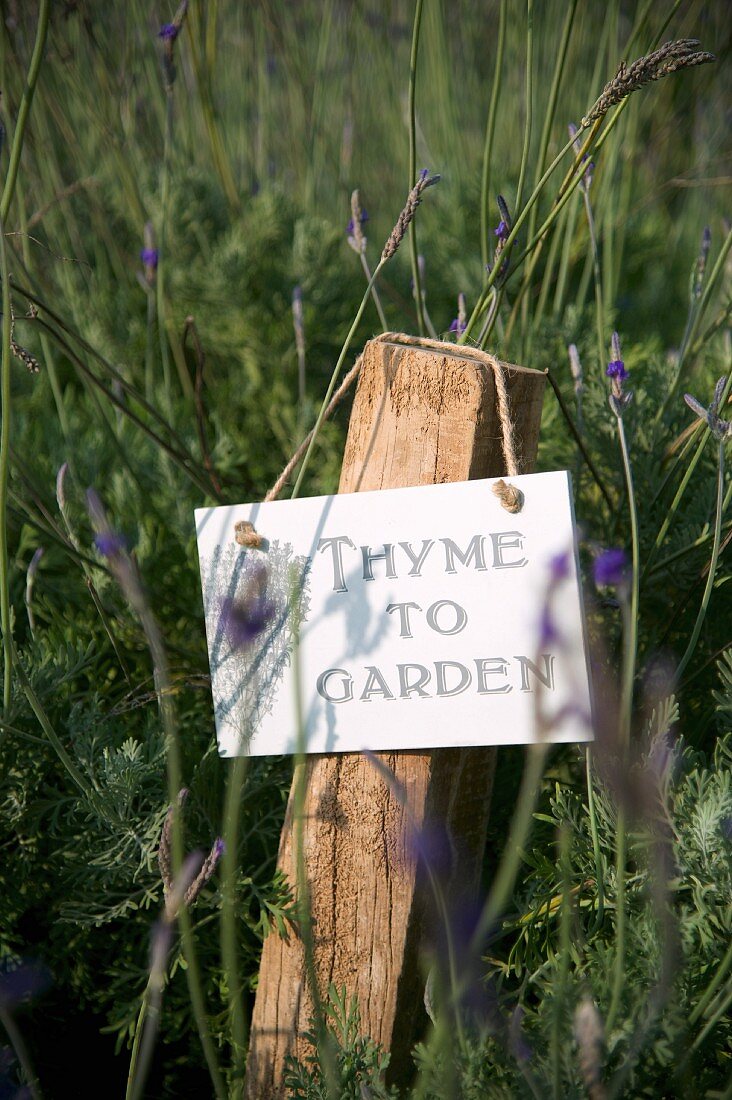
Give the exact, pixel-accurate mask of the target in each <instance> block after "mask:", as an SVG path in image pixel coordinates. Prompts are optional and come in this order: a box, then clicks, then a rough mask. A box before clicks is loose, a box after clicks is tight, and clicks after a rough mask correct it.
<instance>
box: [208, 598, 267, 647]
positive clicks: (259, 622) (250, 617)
mask: <svg viewBox="0 0 732 1100" xmlns="http://www.w3.org/2000/svg"><path fill="white" fill-rule="evenodd" d="M275 610H276V608H275V605H274V604H273V602H272V601H271V600H268V599H267V596H266V594H265V593H264V592H258V593H257V594H256V595H253V596H250V597H248V598H244V599H243V600H241V599H240V600H236V599H232V598H231V597H228V598H227V599H225V600H224V601H223V603H222V605H221V622H222V624H223V628H224V631H225V633H226V635H227V637H228V639H229V642H230V644H231V646H232V648H233V649H242V648H244V647H245V646H248V645H250V644H251V643H252V642H253V641H255V639H256V638H257V637H258V636H259V635H260V634H261V633H262V631H263V630H264V629H265V627H266V626H267V624H268V623H269V622H270V621H271V620H272V618H273V617H274V614H275Z"/></svg>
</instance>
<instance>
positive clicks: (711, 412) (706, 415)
mask: <svg viewBox="0 0 732 1100" xmlns="http://www.w3.org/2000/svg"><path fill="white" fill-rule="evenodd" d="M726 383H727V379H726V378H725V377H722V378H720V379H719V381H718V382H717V385H716V386H715V387H714V397H713V399H712V403H711V405H709V407H708V408H704V406H703V405H702V404H701V403H700V402H699V401H697V399H696V398H695V397H692V395H691V394H690V393H685V394H684V401H685V402H686V404H687V405H688V406H689V408H690V409H691V410H692V411H693V412H695V413H696V415H697V416H698V417H699V418H700V419H701V420H703V421H704V422H705V423H706V425H707V427H708V428H709V430H710V431H711V433H712V435H714V436H715V437H716V438H717V439H718V440H719V441H720V442H723V441H724V440H727V439H732V421H729V420H722V418H721V417H720V415H719V409H720V406H721V404H722V395H723V394H724V388H725V385H726Z"/></svg>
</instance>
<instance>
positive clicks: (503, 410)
mask: <svg viewBox="0 0 732 1100" xmlns="http://www.w3.org/2000/svg"><path fill="white" fill-rule="evenodd" d="M375 339H376V340H379V341H381V342H383V343H396V344H400V345H402V346H414V347H421V348H429V349H432V350H435V351H446V352H450V353H451V354H453V355H454V354H455V353H456V351H458V349H459V348H460V345H458V344H453V343H444V342H443V341H441V340H426V339H422V338H421V337H418V336H405V335H404V333H401V332H384V333H382V334H381V335H380V336H377V337H375ZM465 350H466V351H469V352H470V354H471V356H472V357H473V358H477V359H479V361H480V362H482V363H485V364H486V366H489V367H490V368H491V369H492V371H493V380H494V383H495V387H496V397H497V399H498V402H497V403H498V419H499V421H500V424H501V442H502V444H503V457H504V458H505V460H506V472H507V474H508V476H509V477H516V476H517V475H518V473H519V464H518V457H517V454H516V443H515V434H514V425H513V419H512V417H511V407H510V404H509V400H508V388H507V386H506V370H505V368H504V366H503V365H502V364H501V363H500V362H499V361H498V359H496V358H495V356H493V355H491V354H490V353H489V352H487V351H479V350H478V349H476V348H466V349H465ZM362 363H363V352H361V354H360V355H359V356H358V358H357V359H356V362H355V363H354V364H353V366H352V367H351V369H350V370H349V372H348V374H347V375H346V377H345V378H344V379H343V381H342V382H341V384H340V386H339V387H338V389H337V390H336V391H335V393H334V394H333V396H332V398H331V399H330V403H329V404H328V407H327V408H326V410H325V413H324V415H323V420H328V419H329V417H331V416H332V415H333V412H334V411H335V409H336V408H337V407H338V405H340V403H341V401H342V400H343V398H344V397H345V396H346V394H347V393H348V391H349V389H350V388H351V386H352V385H353V383H354V382H355V380H356V378H357V377H358V375H359V372H360V370H361V364H362ZM314 434H315V429H314V428H313V429H312V431H310V432H308V434H307V435H306V437H305V439H303V441H302V443H301V444H300V446H299V447H298V448H297V450H296V451H295V453H294V454H293V455H292V457H291V458H290V460H289V461H288V463H287V465H286V466H285V468H284V470H283V471H282V473H281V474H280V476H279V477H278V478H277V480H276V481H275V483H274V485H273V486H272V488H271V489H270V490H269V492H268V493H267V494H266V496H265V498H264V502H263V503H264V504H268V503H269V502H270V501H272V500H276V499H277V497H278V496H279V495H280V493H281V492H282V489H283V488H284V486H285V485H286V483H287V481H288V479H289V477H290V475H291V474H292V471H293V470H294V469H295V467H296V466H297V465H298V463H299V462H300V460H301V459H302V457H303V455H304V454H305V452H306V451H307V449H308V447H309V446H310V442H311V440H312V438H313V435H314ZM492 489H493V492H494V493H495V495H496V496H497V497H498V499H499V500H500V502H501V505H502V506H503V507H504V508H505V509H506V511H507V512H513V513H515V512H520V511H521V508H522V507H523V503H524V495H523V493H522V492H521V490H520V489H517V488H516V486H515V485H510V484H509V483H508V482H506V481H504V480H503V478H501V479H500V480H499V481H497V482H496V483H495V484H494V485H493V486H492ZM234 532H235V538H236V541H237V542H238V544H239V545H240V546H244V547H246V548H247V549H248V550H258V549H259V548H260V546H261V545H262V536H261V535H260V534H259V533H258V532H257V530H256V529H255V527H254V525H253V524H252V523H249V521H248V520H239V522H238V523H236V524H235V526H234Z"/></svg>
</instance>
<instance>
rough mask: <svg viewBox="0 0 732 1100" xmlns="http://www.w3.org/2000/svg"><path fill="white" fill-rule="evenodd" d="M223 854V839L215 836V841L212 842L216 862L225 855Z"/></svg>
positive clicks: (224, 846) (224, 848) (224, 847)
mask: <svg viewBox="0 0 732 1100" xmlns="http://www.w3.org/2000/svg"><path fill="white" fill-rule="evenodd" d="M225 852H226V842H225V840H224V838H223V837H221V836H217V837H216V840H215V841H214V855H215V857H216V859H217V860H219V859H221V857H222V856H223V855H224V854H225Z"/></svg>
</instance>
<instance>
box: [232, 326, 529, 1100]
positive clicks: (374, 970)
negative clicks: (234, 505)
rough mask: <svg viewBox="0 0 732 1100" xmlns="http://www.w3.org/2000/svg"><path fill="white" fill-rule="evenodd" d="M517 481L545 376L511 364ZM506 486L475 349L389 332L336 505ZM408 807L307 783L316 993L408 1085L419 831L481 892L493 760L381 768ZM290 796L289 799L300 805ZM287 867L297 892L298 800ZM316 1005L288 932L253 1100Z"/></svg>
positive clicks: (258, 1044)
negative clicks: (454, 485)
mask: <svg viewBox="0 0 732 1100" xmlns="http://www.w3.org/2000/svg"><path fill="white" fill-rule="evenodd" d="M501 366H502V367H503V368H504V370H505V372H506V381H507V389H508V395H509V401H510V406H511V415H512V420H513V423H514V429H515V438H516V444H517V447H518V449H519V457H520V462H521V470H522V472H529V471H530V470H531V469H532V468H533V464H534V460H535V457H536V450H537V444H538V437H539V423H540V419H541V403H542V394H543V389H544V382H545V376H544V374H543V373H541V372H539V371H533V370H528V369H526V368H524V367H515V366H511V365H508V364H501ZM504 473H505V462H504V458H503V451H502V433H501V426H500V422H499V417H498V411H497V403H496V391H495V384H494V374H493V366H492V361H491V359H490V357H489V356H486V355H484V354H483V353H481V352H479V351H475V350H473V349H471V348H463V347H459V346H456V345H455V344H443V343H439V342H437V341H430V340H424V341H420V342H419V344H418V345H415V344H414V342H413V341H411V340H410V341H409V342H407V340H406V338H404V339H403V341H402V340H400V338H399V336H395V335H393V334H389V335H388V336H385V337H380V338H378V339H376V340H372V341H370V342H369V344H367V346H366V348H365V351H364V356H363V365H362V368H361V374H360V379H359V384H358V390H357V392H356V397H355V400H354V405H353V411H352V413H351V420H350V426H349V431H348V439H347V442H346V449H345V455H344V459H343V469H342V472H341V479H340V486H339V492H341V493H353V492H360V491H365V490H369V489H389V488H396V487H399V486H410V485H429V484H434V483H441V482H447V481H465V480H468V479H470V478H481V477H492V476H499V475H501V474H504ZM379 759H380V760H381V761H382V763H383V765H385V767H387V768H388V769H389V770H390V771H392V772H393V774H394V777H395V779H396V782H397V784H400V785H401V787H402V788H403V790H404V791H405V792H406V804H405V803H404V800H400V799H399V798H398V797H397V796H396V794H395V791H394V789H393V788H392V787H390V786H389V784H387V783H386V782H385V780H384V778H383V776H382V774H380V772H379V771H378V770H377V768H376V767H375V766H374V764H373V763H372V762H370V761H369V760H368V759H366V758H365V757H364V756H362V755H360V754H356V753H344V754H332V755H324V756H313V757H310V758H308V761H307V763H306V764H305V765H303V766H304V767H305V768H306V770H307V793H306V798H305V808H304V823H303V846H304V854H305V863H306V868H307V878H308V883H309V893H310V904H311V914H312V936H313V947H314V962H315V970H316V973H317V977H318V982H319V987H320V994H321V996H327V990H328V986H329V984H330V983H331V982H333V983H335V985H336V986H337V987H341V986H345V988H346V991H347V994H348V997H349V998H350V997H351V996H352V995H354V994H355V995H356V997H357V1000H358V1005H359V1010H360V1016H361V1033H362V1034H364V1035H369V1036H371V1038H372V1039H374V1040H376V1041H377V1042H379V1043H380V1044H381V1045H382V1046H383V1047H384V1048H385V1049H386V1050H390V1051H391V1058H392V1067H391V1071H390V1072H391V1073H392V1074H393V1076H394V1078H395V1079H397V1080H398V1079H399V1078H400V1076H402V1075H403V1074H404V1073H405V1072H408V1071H409V1067H410V1065H411V1049H412V1046H413V1044H414V1043H415V1042H416V1041H417V1040H418V1039H419V1037H420V1032H421V1031H423V1029H424V1025H425V1023H426V1016H425V1010H424V1003H423V998H424V974H423V973H422V970H421V966H420V950H421V947H422V946H423V940H424V936H425V932H426V928H427V925H428V924H429V902H428V900H427V898H426V893H425V891H424V890H423V889H422V886H421V881H420V877H419V876H418V874H417V859H416V857H415V853H414V851H413V850H412V846H411V845H410V844H409V842H408V839H407V838H408V836H409V835H410V832H411V833H413V831H414V828H415V827H417V828H420V827H421V826H422V825H423V824H424V823H425V822H427V821H429V820H434V821H437V822H440V823H442V825H444V826H446V828H447V833H448V837H449V843H450V853H451V867H450V872H449V890H450V892H451V893H452V895H453V896H454V895H455V893H456V892H457V893H459V894H460V895H461V896H463V897H465V896H467V895H469V894H470V893H471V892H475V891H476V890H477V887H478V884H479V879H480V869H481V863H482V858H483V851H484V846H485V837H486V828H487V823H488V812H489V808H490V798H491V789H492V784H493V772H494V767H495V749H492V748H480V749H449V748H448V749H440V750H438V751H433V752H391V753H382V754H380V757H379ZM294 789H295V785H293V792H294ZM278 865H279V867H280V868H281V869H282V871H283V872H284V874H285V875H286V877H287V879H288V880H289V881H290V882H291V883H292V884H293V887H294V884H295V881H296V873H295V851H294V840H293V793H292V792H291V794H290V802H289V805H288V809H287V816H286V820H285V824H284V827H283V830H282V837H281V841H280V851H279V861H278ZM312 1010H313V1002H312V997H311V994H310V990H309V988H308V983H307V979H306V973H305V959H304V950H303V944H302V941H301V940H300V938H299V937H298V936H297V934H296V932H295V931H294V930H291V932H290V936H289V939H288V940H284V939H281V938H280V937H279V936H277V935H276V934H275V933H272V934H271V935H270V936H268V937H267V939H266V940H265V943H264V949H263V953H262V961H261V966H260V971H259V985H258V989H257V996H256V1002H255V1006H254V1013H253V1018H252V1028H251V1041H250V1050H249V1060H248V1065H247V1083H246V1095H247V1097H248V1100H275V1098H277V1100H279V1098H281V1097H284V1095H285V1091H284V1087H283V1071H284V1061H285V1056H286V1055H287V1054H288V1053H290V1054H294V1055H296V1056H301V1055H302V1054H303V1053H306V1052H307V1047H306V1044H305V1042H304V1040H303V1038H302V1034H303V1031H304V1030H305V1029H306V1028H307V1027H308V1024H309V1018H310V1016H311V1015H312Z"/></svg>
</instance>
